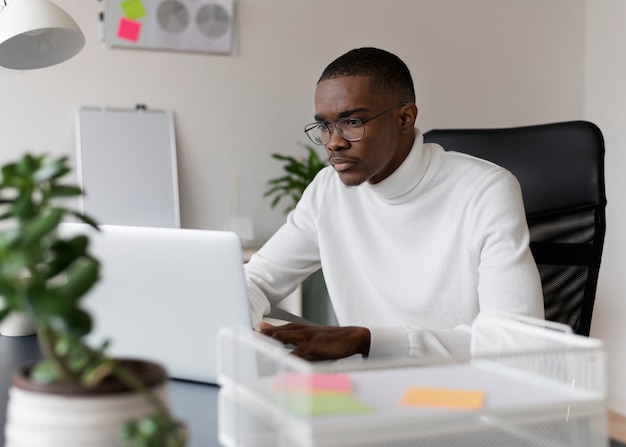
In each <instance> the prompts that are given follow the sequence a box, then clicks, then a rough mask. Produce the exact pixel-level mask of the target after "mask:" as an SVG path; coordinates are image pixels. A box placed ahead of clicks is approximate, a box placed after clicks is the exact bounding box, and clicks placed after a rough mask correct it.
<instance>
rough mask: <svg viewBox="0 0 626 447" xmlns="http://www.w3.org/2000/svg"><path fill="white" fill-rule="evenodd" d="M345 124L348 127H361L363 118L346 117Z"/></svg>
mask: <svg viewBox="0 0 626 447" xmlns="http://www.w3.org/2000/svg"><path fill="white" fill-rule="evenodd" d="M344 125H345V126H346V127H359V126H360V125H361V120H360V119H358V118H346V120H345V121H344Z"/></svg>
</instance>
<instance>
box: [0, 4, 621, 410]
mask: <svg viewBox="0 0 626 447" xmlns="http://www.w3.org/2000/svg"><path fill="white" fill-rule="evenodd" d="M15 1H18V0H15ZM146 1H150V0H146ZM152 1H155V0H152ZM237 1H238V3H237V12H238V17H237V50H236V52H235V54H233V55H232V56H218V55H205V54H185V53H173V52H157V51H142V50H128V49H124V50H122V49H115V50H111V49H107V48H106V47H104V46H103V45H102V44H100V43H99V42H98V40H97V36H98V32H97V15H98V12H99V10H100V8H101V7H102V2H101V1H95V0H92V1H86V0H80V1H76V0H56V2H57V3H58V4H59V5H60V6H62V7H63V8H65V9H66V10H67V11H68V12H69V13H70V14H71V15H72V16H73V17H74V18H75V19H76V20H77V21H78V22H79V24H80V25H81V27H82V28H83V30H84V32H85V33H86V35H87V40H88V42H87V46H86V48H85V50H84V51H83V52H82V53H81V54H80V55H79V56H77V57H76V58H74V59H72V60H70V61H68V62H66V63H64V64H61V65H59V66H56V67H51V68H47V69H42V70H38V71H33V72H11V71H6V70H3V71H0V104H1V105H0V163H1V162H4V161H6V160H9V159H13V158H15V157H17V156H18V155H19V154H21V153H22V152H23V151H24V150H25V149H31V150H34V151H48V152H52V153H56V154H68V155H71V156H72V157H73V153H74V137H73V132H74V125H73V110H74V109H75V108H76V107H78V106H80V105H106V106H111V107H133V106H134V104H135V103H145V104H147V105H148V107H150V108H154V109H171V110H172V111H173V112H174V113H175V117H176V131H177V144H178V157H179V179H180V190H181V214H182V224H183V226H185V227H189V228H209V229H220V228H225V227H226V225H227V221H228V218H229V214H230V203H231V193H232V173H233V172H239V173H240V174H241V176H242V179H243V191H242V214H244V215H246V216H249V217H252V218H253V219H254V224H255V232H256V235H257V239H258V242H262V241H263V240H265V239H266V238H267V237H268V236H269V235H270V234H271V233H272V232H273V231H274V230H275V229H276V228H277V227H278V226H279V225H280V223H281V222H282V221H283V219H284V216H283V215H282V213H281V211H280V210H275V211H270V210H269V199H266V198H263V197H262V192H263V191H264V190H265V188H266V182H267V180H268V179H269V178H272V177H275V176H277V175H279V174H280V173H281V171H280V165H279V164H278V163H276V162H275V161H273V160H272V159H271V158H270V154H271V153H272V152H281V153H290V154H294V155H297V154H303V153H304V152H303V150H302V149H301V148H300V147H299V146H298V144H299V143H304V142H306V137H305V135H304V134H303V132H302V127H303V125H304V124H305V123H307V122H309V121H311V119H312V116H313V114H314V110H313V92H314V86H315V82H316V80H317V78H318V76H319V74H320V73H321V70H322V69H323V68H324V67H325V65H326V64H327V63H328V62H330V61H331V60H332V59H333V58H335V57H336V56H339V55H340V54H342V53H343V52H345V51H347V50H349V49H351V48H354V47H358V46H367V45H373V46H378V47H382V48H386V49H388V50H390V51H392V52H395V53H396V54H398V55H399V56H400V57H402V58H403V59H404V60H405V61H406V62H407V64H408V65H409V67H410V68H411V70H412V72H413V75H414V78H415V81H416V89H417V96H418V106H419V108H420V116H419V118H418V124H419V126H420V127H421V128H422V130H424V131H425V130H428V129H431V128H434V127H453V126H454V127H456V126H462V127H473V126H490V127H493V126H508V125H524V124H535V123H543V122H551V121H564V120H570V119H581V118H586V119H590V120H592V121H595V122H596V123H597V124H598V125H600V127H601V128H602V129H603V131H604V132H605V136H606V140H607V190H608V191H607V194H608V196H609V208H608V215H609V229H608V235H607V244H606V251H605V253H606V254H605V258H604V262H603V266H602V271H601V278H600V288H599V291H598V300H597V305H596V312H595V316H594V322H593V325H592V332H593V334H594V335H596V336H598V337H601V338H604V339H605V340H607V346H608V350H609V356H608V358H609V371H610V373H609V383H610V391H611V406H612V408H613V409H615V410H618V411H620V412H623V413H625V414H626V381H625V380H624V379H623V377H626V374H625V373H626V356H625V355H624V353H623V349H621V346H620V345H621V344H622V341H623V340H624V339H625V334H624V332H625V331H626V329H623V328H624V327H625V325H624V324H622V321H621V320H622V318H621V317H622V315H624V313H625V309H624V307H626V304H624V300H623V299H622V296H623V295H624V294H626V290H625V289H626V281H625V280H624V279H622V278H623V277H624V275H622V274H621V273H622V272H621V271H620V268H621V263H620V260H619V255H620V253H621V252H622V251H623V250H622V248H624V245H626V237H624V236H622V232H621V227H623V226H624V225H620V223H624V221H625V220H626V206H625V205H622V204H621V203H620V202H619V196H618V192H617V191H619V188H620V187H623V184H622V183H623V180H621V178H622V177H623V175H620V174H621V167H622V166H623V165H624V162H625V160H624V157H626V156H625V155H623V153H624V151H623V150H621V148H622V147H625V146H626V131H625V130H624V126H623V123H624V117H625V109H626V92H625V88H626V87H624V84H623V79H626V65H625V61H626V58H625V57H624V55H625V54H626V51H625V48H624V47H625V41H626V29H624V27H623V21H624V20H623V19H624V17H626V6H625V3H624V2H623V0H587V1H585V0H550V1H546V0H472V1H466V0H390V1H388V2H380V1H374V0H342V1H334V0H237ZM146 168H148V166H147V167H146ZM96 217H97V216H96Z"/></svg>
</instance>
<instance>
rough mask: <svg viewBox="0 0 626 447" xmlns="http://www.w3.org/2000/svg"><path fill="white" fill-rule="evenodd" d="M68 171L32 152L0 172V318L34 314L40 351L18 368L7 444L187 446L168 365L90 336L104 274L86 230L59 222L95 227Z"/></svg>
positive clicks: (64, 164) (56, 161)
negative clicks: (170, 400) (71, 203)
mask: <svg viewBox="0 0 626 447" xmlns="http://www.w3.org/2000/svg"><path fill="white" fill-rule="evenodd" d="M70 171H71V170H70V168H69V167H68V163H67V159H66V157H60V158H56V159H50V158H49V157H48V156H46V155H41V156H33V155H30V154H26V155H24V156H23V157H22V158H21V159H20V160H18V161H17V162H14V163H8V164H5V165H4V166H2V170H1V175H2V177H1V179H0V297H1V298H2V299H1V300H0V323H1V322H2V320H4V319H6V318H8V317H9V316H10V315H12V314H16V313H18V314H20V313H21V314H22V315H24V316H26V317H27V318H28V319H30V321H31V322H32V323H33V324H34V326H35V327H36V328H37V332H38V343H39V346H40V351H41V353H42V356H43V360H42V361H40V362H38V363H36V364H34V365H27V366H25V367H24V368H23V369H20V370H19V371H16V372H15V374H14V377H13V381H12V387H11V391H10V397H9V404H8V408H7V426H6V435H7V436H6V438H7V439H6V446H7V447H11V446H12V445H20V446H35V445H52V444H55V441H54V439H56V440H57V441H58V442H57V444H55V445H64V446H67V447H70V446H74V445H76V446H78V445H94V446H95V445H98V446H107V447H108V446H117V445H119V442H118V439H122V440H123V442H126V443H127V445H131V446H136V447H148V446H163V447H165V446H167V447H182V446H184V445H185V443H186V431H185V428H184V426H183V424H181V423H180V422H178V421H176V420H174V418H173V417H172V415H171V414H170V411H169V408H168V405H167V402H166V397H167V374H166V372H165V370H164V369H163V368H162V367H161V366H160V365H158V364H154V363H151V362H145V361H141V360H139V359H118V358H112V357H109V356H108V355H107V354H106V348H107V343H108V342H103V343H102V345H101V346H97V347H92V346H90V345H89V344H88V343H87V342H86V338H85V337H86V336H87V335H88V334H89V332H90V330H91V328H92V317H91V315H90V314H89V313H88V312H87V311H86V310H85V309H84V307H83V306H82V298H83V297H84V296H85V295H86V293H87V292H88V291H89V290H90V289H91V287H92V286H93V285H94V284H96V282H97V281H98V279H99V272H100V263H99V261H98V260H97V259H96V258H95V257H94V256H92V255H91V254H90V252H89V239H88V236H87V235H79V236H73V237H70V238H63V237H61V235H60V234H59V231H58V226H59V224H60V223H61V221H62V220H63V219H64V218H67V217H71V218H73V219H76V218H77V219H79V220H81V221H83V222H85V223H87V224H89V225H91V226H93V227H95V228H97V227H98V226H97V223H96V222H95V221H94V220H92V219H91V218H89V217H88V216H85V215H84V214H81V213H79V212H76V211H73V210H72V209H70V208H68V207H67V206H66V200H67V199H69V198H72V197H76V196H78V195H80V194H81V193H82V192H81V190H80V188H79V187H77V186H74V185H68V184H65V183H63V178H64V177H65V176H66V175H67V174H68V173H69V172H70ZM101 407H104V408H105V409H104V411H103V412H102V413H98V414H94V413H93V412H96V411H99V409H100V408H101ZM42 439H45V441H43V442H44V444H41V443H40V442H42V441H41V440H42ZM96 439H98V442H100V443H97V442H95V440H96Z"/></svg>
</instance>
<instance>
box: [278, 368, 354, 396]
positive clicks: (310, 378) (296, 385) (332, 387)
mask: <svg viewBox="0 0 626 447" xmlns="http://www.w3.org/2000/svg"><path fill="white" fill-rule="evenodd" d="M285 388H286V389H288V390H290V391H300V392H306V393H319V392H326V391H334V392H345V393H349V392H350V377H349V376H348V375H347V374H334V373H328V374H324V373H318V374H298V373H283V374H277V375H276V377H275V379H274V389H276V390H283V389H285Z"/></svg>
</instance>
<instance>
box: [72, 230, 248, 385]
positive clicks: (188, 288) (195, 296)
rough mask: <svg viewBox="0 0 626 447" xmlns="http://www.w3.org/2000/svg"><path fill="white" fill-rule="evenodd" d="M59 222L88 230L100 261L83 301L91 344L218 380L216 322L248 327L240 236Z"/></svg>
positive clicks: (178, 374)
mask: <svg viewBox="0 0 626 447" xmlns="http://www.w3.org/2000/svg"><path fill="white" fill-rule="evenodd" d="M100 228H101V232H95V230H93V229H92V228H91V227H88V226H87V225H84V224H74V223H64V224H62V226H61V230H60V231H61V234H64V235H70V234H75V233H88V234H90V235H91V236H92V237H91V244H90V247H91V252H92V253H93V254H94V256H95V257H97V258H98V259H99V260H100V261H101V262H102V270H101V277H102V279H101V280H100V281H99V282H98V284H97V285H96V286H95V287H94V288H93V289H92V290H91V291H90V292H89V293H88V295H87V296H86V297H85V298H84V300H85V304H84V305H85V308H87V309H88V310H90V311H91V312H92V314H93V316H94V319H95V322H94V326H95V327H94V330H93V332H92V334H91V335H90V341H91V342H93V343H100V342H102V341H104V340H106V339H109V340H111V346H110V351H109V353H110V354H111V355H113V356H116V357H127V356H132V357H136V358H144V359H149V360H155V361H158V362H160V363H161V364H162V365H163V366H165V367H166V368H167V370H168V373H169V375H170V377H172V378H177V379H185V380H193V381H200V382H206V383H217V373H216V338H217V333H218V331H219V329H220V328H221V327H222V326H231V325H242V326H245V327H250V326H251V317H250V311H249V307H248V301H247V291H246V286H245V281H244V273H243V257H242V251H241V243H240V240H239V237H238V236H237V235H236V234H235V233H233V232H229V231H212V230H192V229H180V228H152V227H134V226H116V225H102V226H101V227H100Z"/></svg>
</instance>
